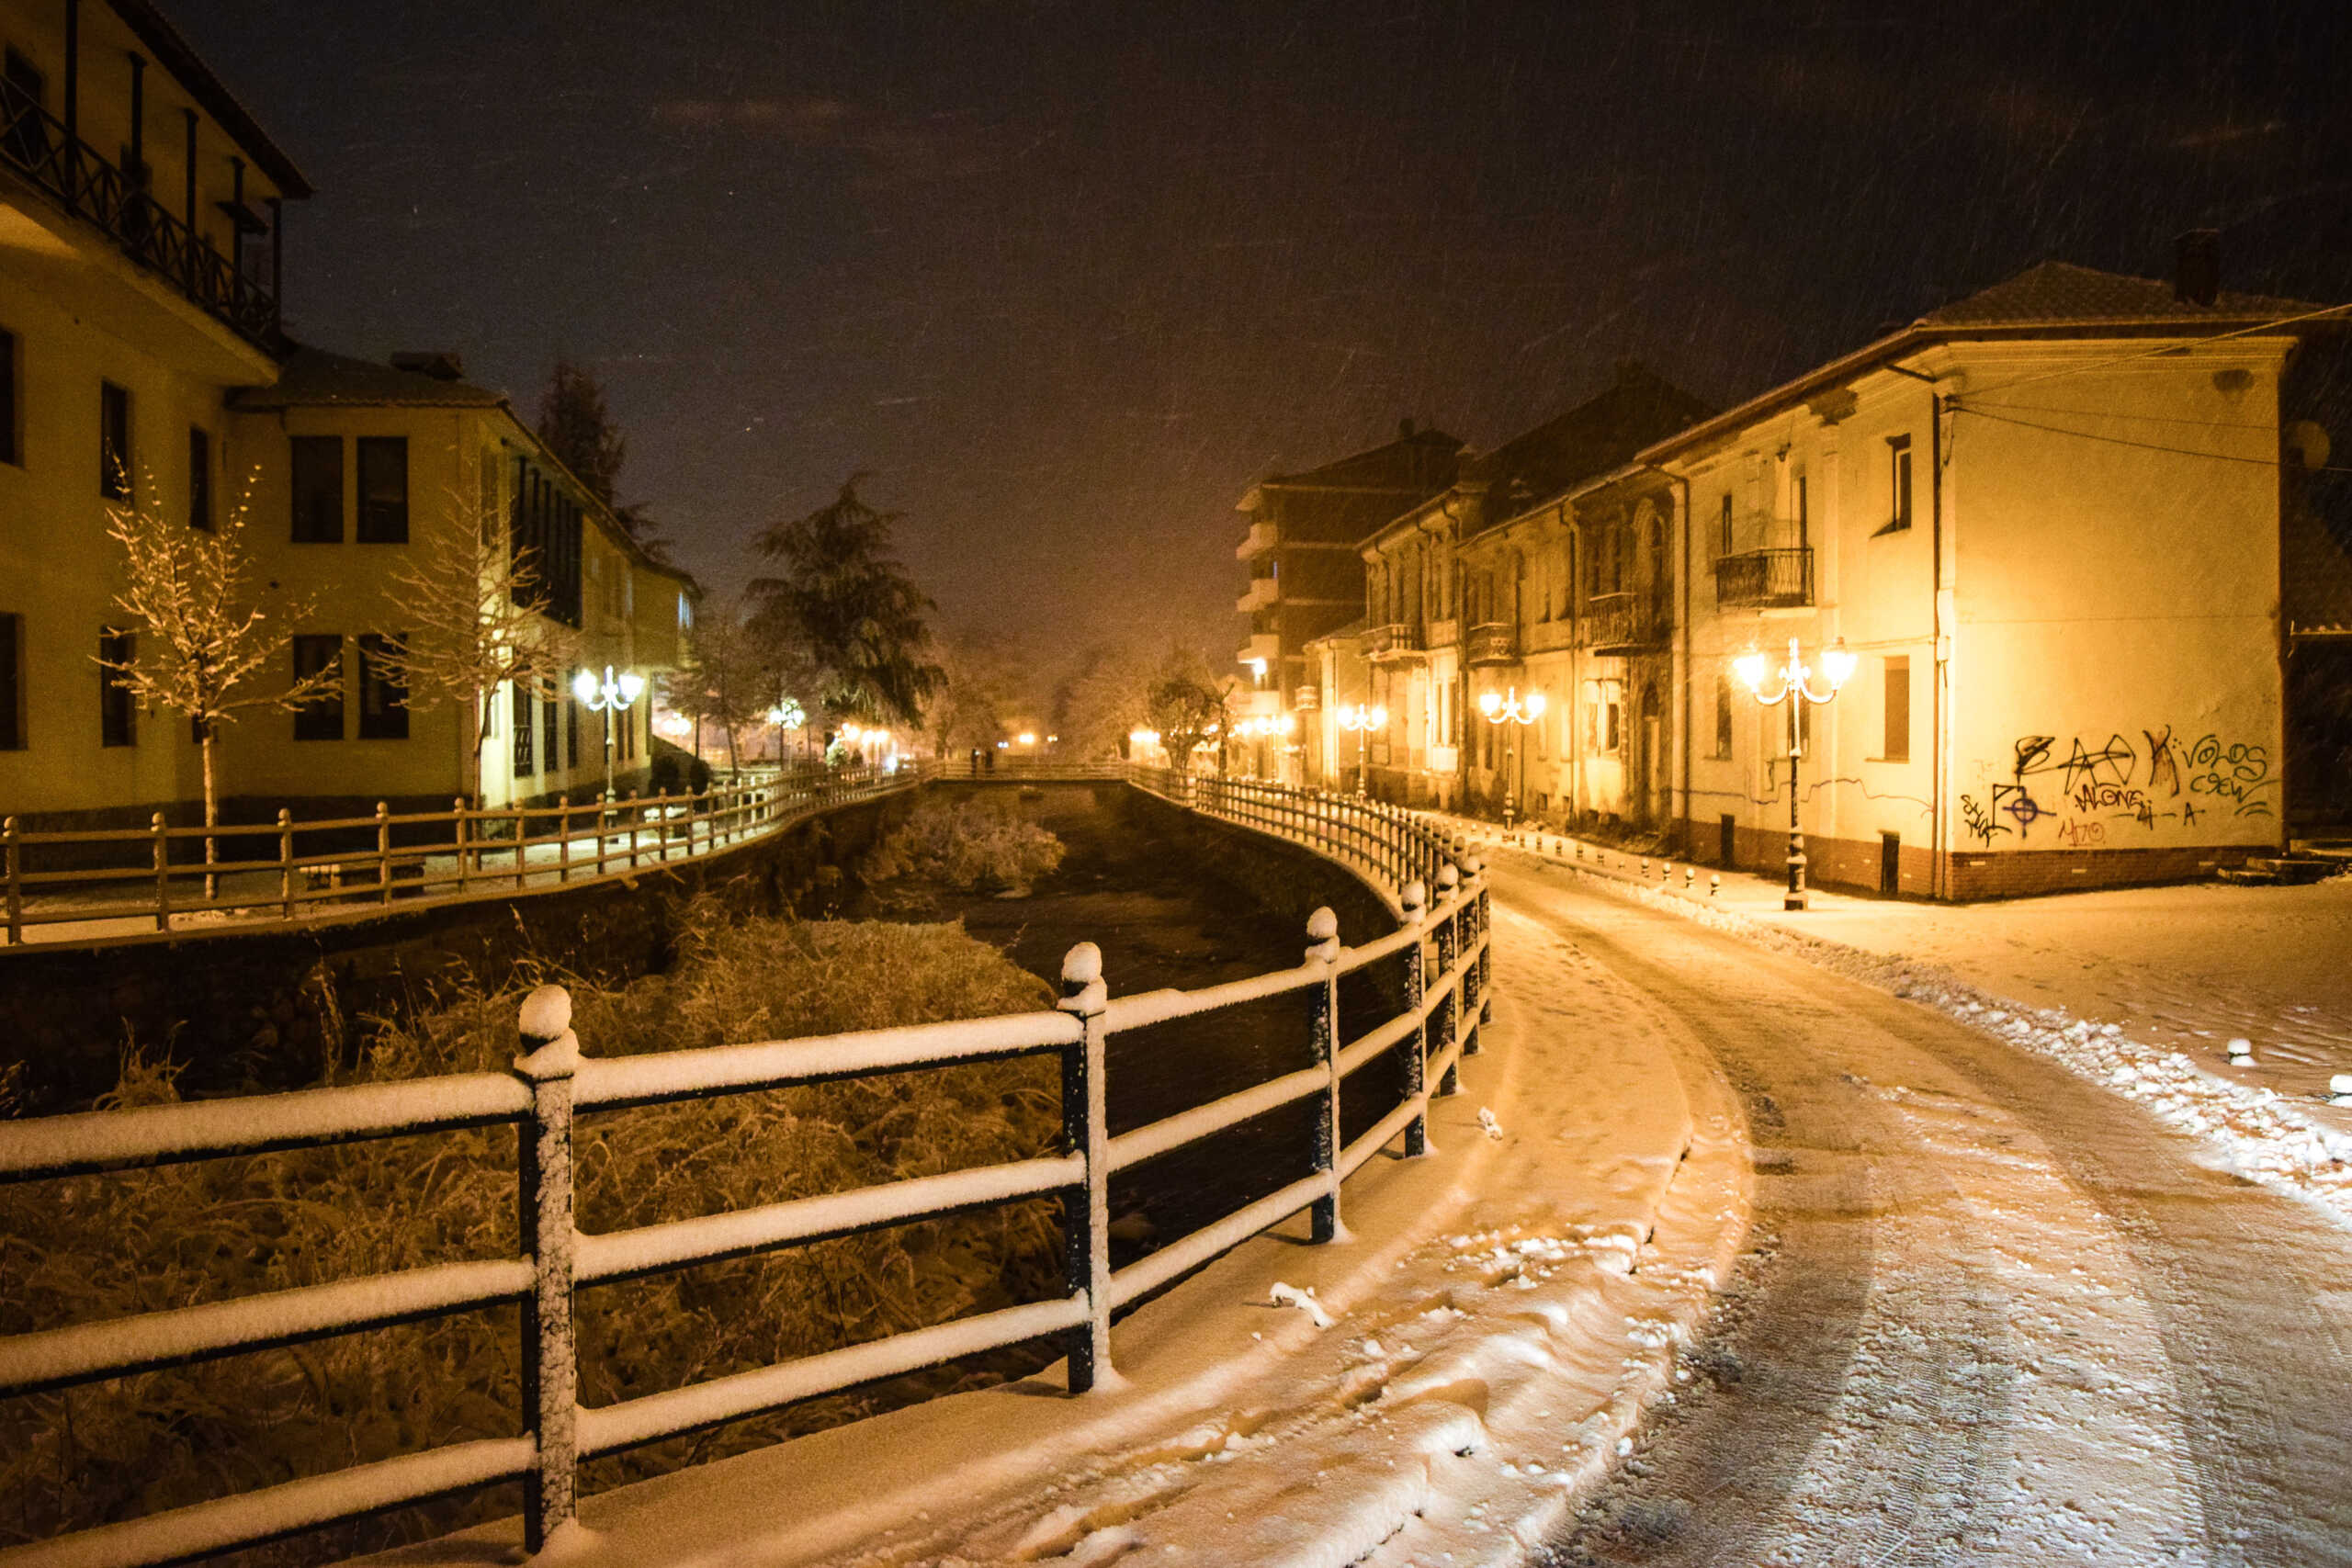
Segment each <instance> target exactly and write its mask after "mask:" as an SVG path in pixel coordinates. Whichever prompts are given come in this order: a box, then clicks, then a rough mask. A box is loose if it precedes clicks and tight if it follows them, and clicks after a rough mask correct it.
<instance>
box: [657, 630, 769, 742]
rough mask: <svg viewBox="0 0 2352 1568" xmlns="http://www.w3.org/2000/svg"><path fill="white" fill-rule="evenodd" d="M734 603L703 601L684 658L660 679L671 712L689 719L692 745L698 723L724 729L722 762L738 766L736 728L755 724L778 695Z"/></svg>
mask: <svg viewBox="0 0 2352 1568" xmlns="http://www.w3.org/2000/svg"><path fill="white" fill-rule="evenodd" d="M662 693H663V695H664V696H665V697H666V698H667V700H668V702H669V705H670V709H671V711H672V712H673V713H679V714H683V715H684V716H686V717H688V718H691V719H693V720H694V721H695V729H696V737H695V739H696V746H697V749H699V746H700V739H701V737H700V729H701V727H702V725H703V724H704V723H706V722H707V723H711V724H715V725H718V726H719V727H720V728H722V729H724V730H725V731H726V732H727V766H728V768H729V771H730V772H733V773H741V772H742V771H743V764H742V759H741V756H740V755H739V754H738V751H737V748H736V731H737V730H739V729H741V728H743V727H745V726H746V725H752V724H757V723H759V722H760V720H761V719H762V717H763V716H765V715H766V713H767V711H768V709H769V708H770V707H771V706H773V705H775V702H776V701H777V699H778V686H777V681H776V676H775V671H774V669H773V668H772V667H771V666H770V665H769V663H768V661H767V660H765V659H764V658H763V647H762V642H761V639H760V638H759V637H756V636H754V635H753V633H752V629H751V627H750V626H748V625H747V624H746V616H745V615H744V612H743V609H742V607H741V605H740V604H712V605H710V606H707V608H706V609H705V610H704V611H703V613H701V614H700V615H696V616H695V622H694V626H693V627H692V628H691V629H690V630H689V631H688V632H687V634H686V646H685V660H684V663H683V664H681V665H680V667H679V668H678V669H677V670H676V671H674V672H673V673H672V674H671V675H670V676H669V677H668V678H667V679H666V680H665V681H664V682H663V683H662Z"/></svg>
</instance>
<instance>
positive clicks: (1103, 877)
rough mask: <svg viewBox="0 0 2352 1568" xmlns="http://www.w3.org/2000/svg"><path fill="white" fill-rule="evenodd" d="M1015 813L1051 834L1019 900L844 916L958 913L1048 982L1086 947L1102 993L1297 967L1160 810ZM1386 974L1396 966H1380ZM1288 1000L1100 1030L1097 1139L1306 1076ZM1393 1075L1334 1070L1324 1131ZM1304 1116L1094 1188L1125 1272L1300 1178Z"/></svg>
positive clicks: (1344, 1027) (1273, 927)
mask: <svg viewBox="0 0 2352 1568" xmlns="http://www.w3.org/2000/svg"><path fill="white" fill-rule="evenodd" d="M988 793H989V795H990V796H991V797H992V798H1007V797H1012V798H1017V799H1018V800H1019V802H1020V808H1021V810H1022V812H1023V815H1024V816H1027V817H1029V818H1031V819H1032V820H1035V821H1036V822H1038V823H1039V825H1041V826H1042V827H1044V828H1045V829H1046V830H1047V831H1049V832H1051V833H1053V834H1054V835H1055V836H1056V837H1057V838H1059V839H1060V840H1062V842H1063V844H1064V846H1065V849H1066V854H1065V857H1064V859H1063V862H1062V864H1061V867H1060V869H1059V870H1057V871H1056V872H1055V873H1054V874H1052V875H1051V876H1048V877H1046V878H1043V879H1041V880H1040V881H1039V882H1038V883H1037V884H1036V885H1035V886H1034V887H1033V888H1032V889H1031V891H1030V892H1029V894H1028V895H1027V896H1026V897H1020V898H1000V897H988V896H974V895H968V894H956V893H953V892H950V891H946V890H944V889H939V888H923V889H916V890H911V893H910V891H908V890H893V892H892V893H891V894H890V895H889V897H888V898H886V899H881V900H872V901H869V902H868V903H867V904H866V905H865V907H863V908H858V909H856V910H855V911H854V912H855V913H856V914H859V915H861V916H865V917H866V918H879V919H931V920H936V919H961V920H962V921H963V922H964V928H965V929H966V930H967V931H969V932H971V933H972V934H973V935H974V936H976V937H978V938H979V939H980V940H982V941H984V942H989V943H990V944H992V945H994V946H996V947H998V948H1000V949H1001V950H1002V951H1003V952H1004V953H1006V954H1007V955H1008V956H1009V957H1011V958H1012V961H1013V962H1014V963H1016V964H1020V965H1021V966H1022V967H1023V968H1024V969H1026V970H1028V971H1029V972H1030V973H1031V974H1034V975H1037V976H1041V977H1043V978H1045V979H1046V980H1047V981H1048V982H1050V983H1056V984H1058V981H1059V979H1060V976H1061V965H1062V957H1063V955H1064V954H1065V953H1068V952H1069V949H1070V948H1071V947H1072V946H1073V945H1075V944H1076V943H1078V942H1094V943H1095V944H1096V945H1098V946H1099V947H1101V948H1102V950H1103V979H1104V981H1105V983H1106V984H1107V985H1108V986H1109V987H1110V991H1111V994H1112V995H1113V996H1114V997H1115V996H1122V995H1126V994H1129V993H1133V992H1137V991H1151V990H1158V989H1159V988H1161V987H1177V988H1181V989H1192V988H1194V987H1202V986H1213V985H1216V984H1218V983H1220V982H1223V981H1227V980H1238V979H1245V978H1247V977H1249V976H1253V975H1261V974H1264V973H1265V972H1266V971H1268V970H1270V969H1279V968H1286V967H1289V966H1291V965H1294V964H1297V963H1298V962H1299V960H1300V958H1301V956H1302V955H1303V953H1305V950H1306V931H1305V929H1304V923H1303V922H1301V921H1298V920H1296V919H1292V918H1290V917H1289V916H1287V915H1284V914H1278V913H1276V912H1275V911H1273V910H1272V909H1270V908H1267V907H1266V906H1265V905H1264V904H1263V903H1261V902H1260V901H1259V900H1258V899H1256V898H1254V897H1251V896H1250V894H1249V893H1248V892H1246V891H1245V890H1243V889H1242V888H1241V887H1239V886H1236V885H1235V884H1234V883H1232V882H1228V881H1227V880H1225V879H1224V878H1223V877H1222V876H1221V875H1220V874H1219V871H1218V868H1217V867H1216V865H1215V864H1213V863H1203V862H1202V860H1201V858H1200V857H1199V855H1198V852H1197V850H1196V848H1195V841H1193V840H1180V839H1178V838H1177V837H1175V836H1174V835H1172V834H1171V833H1170V822H1171V819H1170V818H1169V817H1168V816H1167V814H1165V813H1164V812H1161V811H1158V810H1154V809H1151V808H1149V807H1145V806H1143V805H1142V804H1141V803H1138V802H1136V801H1135V799H1134V796H1133V795H1131V794H1129V792H1127V791H1126V790H1125V789H1124V788H1120V787H1117V786H1106V787H1103V788H1100V789H1096V788H1089V787H1081V786H1069V785H1064V786H1047V787H1046V788H1043V789H1038V790H1034V791H1023V792H1020V793H1019V794H1018V795H1016V793H1015V792H1014V791H1013V790H1012V788H1010V787H1007V786H1002V785H1000V786H996V787H995V788H993V789H991V790H989V792H988ZM1383 967H1384V968H1388V969H1392V970H1393V969H1395V968H1397V965H1384V966H1383ZM1401 987H1402V978H1401V976H1400V975H1397V974H1394V973H1392V974H1388V975H1381V976H1370V975H1368V976H1364V977H1363V978H1361V979H1357V978H1351V979H1350V980H1348V981H1345V982H1343V983H1342V985H1341V987H1340V1034H1341V1038H1342V1039H1343V1040H1344V1039H1351V1038H1354V1037H1355V1036H1356V1035H1358V1034H1360V1033H1362V1032H1363V1031H1364V1030H1365V1029H1368V1028H1369V1027H1371V1025H1372V1024H1373V1023H1374V1022H1375V1021H1377V1020H1378V1019H1379V1018H1380V1017H1383V1016H1385V1010H1384V1008H1383V1005H1382V1003H1383V997H1382V994H1381V993H1384V992H1385V993H1387V994H1388V996H1389V998H1390V999H1389V1002H1388V1005H1390V1006H1393V1005H1394V1000H1393V998H1394V997H1395V996H1396V995H1398V994H1401ZM1310 995H1311V993H1309V992H1306V991H1300V992H1296V993H1293V994H1292V995H1289V996H1285V997H1279V998H1272V999H1271V1000H1268V1001H1264V1002H1259V1003H1253V1004H1250V1005H1249V1006H1246V1007H1239V1008H1232V1009H1227V1010H1223V1011H1220V1012H1216V1013H1211V1014H1206V1015H1203V1016H1198V1017H1194V1018H1188V1019H1178V1020H1174V1021H1170V1022H1167V1023H1162V1024H1156V1025H1153V1026H1152V1027H1150V1028H1148V1029H1141V1030H1134V1031H1129V1032H1123V1033H1118V1034H1114V1035H1113V1036H1112V1037H1111V1040H1110V1044H1109V1048H1108V1052H1107V1057H1108V1066H1109V1073H1110V1084H1109V1095H1108V1098H1109V1101H1110V1120H1111V1131H1112V1133H1113V1134H1114V1135H1115V1134H1120V1133H1124V1132H1126V1131H1127V1130H1129V1129H1131V1128H1134V1127H1137V1126H1142V1125H1145V1124H1147V1123H1148V1122H1156V1121H1159V1119H1161V1118H1163V1117H1166V1116H1169V1115H1172V1114H1174V1113H1175V1112H1177V1111H1183V1110H1187V1109H1189V1108H1191V1107H1193V1106H1195V1105H1199V1104H1202V1103H1204V1102H1205V1101H1208V1100H1216V1099H1219V1098H1221V1097H1222V1096H1225V1095H1228V1094H1233V1093H1237V1092H1238V1091H1240V1090H1242V1089H1248V1088H1250V1087H1251V1086H1252V1085H1254V1084H1258V1083H1261V1082H1263V1081H1264V1080H1266V1079H1268V1078H1272V1077H1280V1076H1282V1075H1283V1074H1284V1073H1290V1072H1295V1071H1297V1070H1298V1069H1300V1068H1302V1067H1306V1066H1312V1065H1313V1062H1314V1054H1313V1049H1312V1045H1311V1043H1310V1039H1309V1027H1310V1025H1309V1016H1308V997H1309V996H1310ZM1402 1085H1403V1073H1402V1070H1401V1067H1400V1066H1398V1065H1397V1064H1396V1063H1395V1062H1394V1061H1393V1060H1390V1059H1383V1060H1381V1061H1377V1062H1374V1063H1372V1064H1369V1065H1367V1066H1365V1067H1363V1069H1362V1070H1360V1071H1359V1072H1357V1073H1356V1074H1355V1075H1354V1076H1353V1077H1351V1078H1350V1079H1349V1081H1348V1083H1347V1085H1346V1086H1345V1089H1344V1090H1343V1092H1342V1095H1341V1098H1340V1109H1341V1132H1342V1137H1343V1138H1344V1137H1347V1136H1351V1135H1353V1134H1355V1133H1356V1132H1359V1131H1361V1130H1362V1129H1363V1128H1365V1127H1368V1126H1370V1125H1371V1124H1372V1123H1373V1122H1375V1121H1377V1120H1378V1119H1379V1117H1380V1116H1381V1115H1382V1114H1383V1113H1384V1112H1385V1111H1387V1110H1388V1109H1389V1108H1390V1107H1392V1106H1393V1105H1395V1104H1396V1103H1397V1095H1398V1093H1399V1091H1400V1090H1401V1088H1402ZM1316 1113H1317V1110H1316V1103H1315V1101H1314V1100H1298V1101H1294V1102H1293V1103H1292V1104H1290V1105H1288V1106H1284V1107H1283V1108H1281V1109H1279V1110H1277V1111H1270V1112H1268V1113H1267V1114H1265V1115H1263V1116H1260V1117H1257V1118H1255V1119H1254V1120H1252V1121H1250V1122H1245V1123H1243V1124H1242V1125H1240V1126H1238V1127H1237V1128H1234V1129H1232V1130H1231V1131H1230V1132H1227V1133H1223V1134H1217V1135H1216V1136H1213V1137H1209V1138H1204V1139H1202V1140H1201V1141H1200V1142H1198V1143H1196V1144H1193V1145H1188V1146H1187V1147H1185V1148H1182V1149H1179V1150H1176V1151H1173V1152H1172V1153H1170V1154H1168V1155H1166V1156H1161V1157H1160V1158H1159V1159H1156V1160H1151V1161H1148V1162H1146V1163H1145V1164H1143V1165H1140V1166H1136V1167H1135V1168H1131V1169H1129V1170H1127V1171H1125V1172H1123V1173H1122V1174H1121V1177H1120V1179H1117V1180H1115V1181H1114V1182H1113V1184H1112V1192H1111V1213H1112V1215H1113V1216H1114V1220H1115V1219H1118V1218H1120V1217H1122V1216H1125V1217H1127V1219H1128V1224H1126V1225H1124V1226H1121V1227H1120V1230H1119V1233H1118V1234H1117V1235H1115V1236H1114V1263H1125V1262H1126V1261H1129V1260H1130V1259H1132V1258H1136V1257H1139V1256H1141V1255H1142V1254H1144V1253H1145V1252H1147V1251H1148V1250H1149V1249H1150V1247H1152V1246H1154V1245H1158V1244H1159V1243H1164V1242H1168V1241H1172V1240H1175V1239H1177V1238H1178V1237H1181V1236H1182V1235H1186V1234H1188V1233H1190V1232H1192V1231H1193V1230H1196V1229H1198V1228H1199V1227H1200V1226H1202V1225H1204V1224H1209V1223H1211V1222H1213V1221H1215V1220H1217V1219H1220V1218H1222V1217H1223V1216H1224V1215H1226V1214H1227V1213H1231V1212H1232V1211H1234V1210H1235V1209H1238V1208H1239V1207H1241V1206H1242V1205H1244V1204H1246V1203H1248V1202H1250V1201H1251V1200H1253V1199H1255V1198H1258V1197H1261V1196H1262V1195H1264V1194H1265V1193H1267V1192H1271V1191H1272V1190H1275V1189H1277V1188H1279V1187H1281V1186H1283V1184H1285V1183H1287V1182H1290V1181H1293V1180H1295V1179H1298V1178H1299V1177H1301V1176H1304V1175H1306V1173H1307V1172H1308V1171H1309V1170H1310V1169H1312V1168H1313V1146H1314V1145H1313V1139H1314V1126H1315V1117H1316Z"/></svg>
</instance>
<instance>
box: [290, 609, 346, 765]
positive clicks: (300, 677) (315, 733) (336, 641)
mask: <svg viewBox="0 0 2352 1568" xmlns="http://www.w3.org/2000/svg"><path fill="white" fill-rule="evenodd" d="M321 671H328V672H330V673H331V674H332V675H333V677H334V679H333V680H331V681H330V682H328V683H327V686H326V689H325V690H324V691H322V692H321V693H320V694H318V695H317V696H315V697H312V698H311V700H310V701H308V702H306V703H304V704H303V705H301V706H300V708H297V709H296V710H295V712H294V739H297V740H340V739H343V638H342V637H341V636H339V635H338V634H336V633H334V632H319V633H305V634H304V635H302V636H300V637H296V638H295V639H294V679H295V680H296V681H298V682H300V681H306V680H308V679H310V678H311V676H313V675H316V674H318V673H319V672H321Z"/></svg>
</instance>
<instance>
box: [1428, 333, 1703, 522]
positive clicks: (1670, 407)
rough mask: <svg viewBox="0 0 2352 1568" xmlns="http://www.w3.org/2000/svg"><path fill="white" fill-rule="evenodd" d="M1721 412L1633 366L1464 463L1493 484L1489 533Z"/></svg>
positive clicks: (1623, 366) (1628, 363) (1487, 511)
mask: <svg viewBox="0 0 2352 1568" xmlns="http://www.w3.org/2000/svg"><path fill="white" fill-rule="evenodd" d="M1713 412H1714V410H1713V408H1712V407H1710V406H1709V405H1708V404H1706V403H1703V402H1701V401H1700V400H1698V399H1697V398H1694V397H1692V396H1691V394H1690V393H1688V392H1686V391H1684V390H1682V389H1680V388H1679V387H1677V386H1675V385H1674V384H1673V383H1672V382H1670V381H1668V380H1667V379H1665V378H1663V377H1660V376H1658V375H1657V374H1655V373H1654V372H1652V371H1651V370H1650V369H1648V368H1647V367H1645V366H1643V365H1641V364H1640V363H1638V362H1637V361H1634V360H1630V359H1629V360H1624V361H1623V362H1621V363H1620V364H1619V365H1618V367H1617V378H1616V380H1615V381H1613V382H1612V383H1611V385H1610V386H1609V388H1608V389H1607V390H1605V391H1603V392H1601V393H1600V394H1599V395H1598V396H1596V397H1592V398H1588V399H1587V400H1584V401H1583V402H1581V403H1578V404H1577V406H1576V407H1575V408H1572V409H1570V410H1568V411H1567V412H1566V413H1563V414H1560V415H1558V416H1557V417H1556V418H1554V419H1550V420H1546V421H1545V422H1544V423H1542V424H1539V425H1537V426H1536V427H1535V428H1534V429H1532V430H1530V431H1527V432H1525V433H1523V434H1519V435H1515V436H1513V437H1511V438H1510V440H1509V441H1506V442H1504V443H1503V444H1502V445H1501V446H1498V447H1496V448H1495V449H1494V450H1492V451H1490V452H1485V453H1481V454H1479V455H1478V456H1477V457H1475V458H1473V459H1471V460H1470V461H1469V462H1468V463H1466V464H1465V465H1464V468H1465V477H1466V478H1468V479H1474V480H1483V481H1484V482H1485V484H1486V486H1487V504H1486V506H1485V508H1484V526H1483V527H1482V528H1481V530H1480V531H1481V532H1484V531H1485V528H1491V527H1496V526H1498V525H1501V524H1502V523H1504V522H1506V521H1508V520H1509V519H1510V518H1513V517H1516V516H1518V515H1520V514H1521V513H1523V512H1526V511H1527V510H1529V509H1530V508H1531V507H1535V506H1540V505H1542V504H1543V503H1544V502H1547V501H1550V500H1553V499H1554V498H1555V497H1557V496H1561V495H1565V494H1566V493H1567V492H1568V491H1572V490H1575V489H1577V488H1578V487H1579V486H1581V485H1583V484H1584V483H1585V482H1586V481H1588V480H1589V479H1594V478H1597V477H1598V476H1600V475H1602V474H1607V473H1612V472H1614V471H1615V470H1617V469H1619V468H1623V467H1624V465H1625V463H1626V462H1627V460H1629V459H1630V458H1631V457H1633V456H1634V453H1636V452H1638V451H1640V450H1641V449H1642V448H1643V447H1645V446H1649V445H1650V444H1651V443H1653V442H1656V441H1659V440H1662V439H1664V438H1666V437H1668V436H1670V435H1672V434H1675V433H1676V432H1678V431H1680V430H1685V429H1688V428H1689V427H1690V426H1691V425H1693V424H1696V423H1699V422H1700V421H1701V420H1702V419H1705V418H1706V417H1707V416H1708V415H1710V414H1712V413H1713Z"/></svg>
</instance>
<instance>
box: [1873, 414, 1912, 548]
mask: <svg viewBox="0 0 2352 1568" xmlns="http://www.w3.org/2000/svg"><path fill="white" fill-rule="evenodd" d="M1886 470H1887V498H1888V499H1887V520H1886V526H1885V527H1883V528H1881V529H1880V530H1879V532H1880V533H1882V534H1894V533H1899V532H1901V531H1902V530H1903V529H1905V528H1908V527H1909V526H1911V438H1910V437H1909V436H1908V435H1890V436H1888V437H1887V438H1886Z"/></svg>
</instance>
